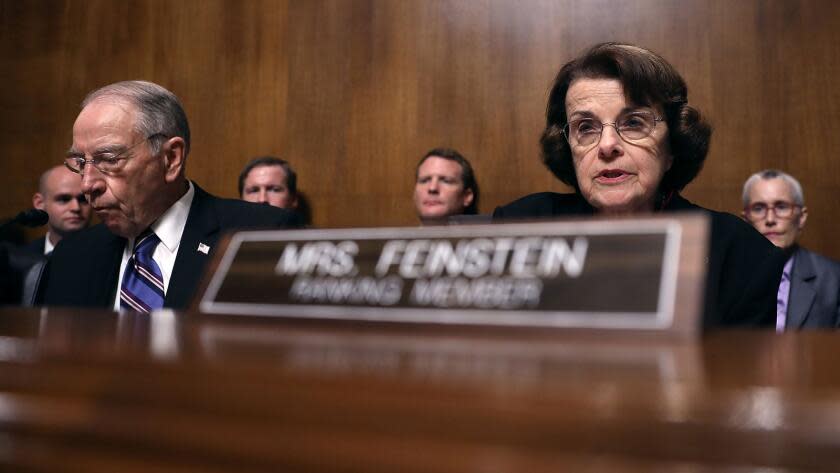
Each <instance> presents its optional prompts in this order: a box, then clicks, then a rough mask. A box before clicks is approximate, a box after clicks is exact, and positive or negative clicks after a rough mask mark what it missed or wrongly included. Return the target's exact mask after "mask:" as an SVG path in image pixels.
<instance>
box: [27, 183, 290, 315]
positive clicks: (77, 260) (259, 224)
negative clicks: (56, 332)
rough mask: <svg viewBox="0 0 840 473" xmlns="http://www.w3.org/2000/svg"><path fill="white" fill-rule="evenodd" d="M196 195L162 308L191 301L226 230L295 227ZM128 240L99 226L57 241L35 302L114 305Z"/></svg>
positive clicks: (269, 214) (256, 209)
mask: <svg viewBox="0 0 840 473" xmlns="http://www.w3.org/2000/svg"><path fill="white" fill-rule="evenodd" d="M193 186H194V187H195V196H194V197H193V202H192V206H191V207H190V212H189V215H188V217H187V223H186V226H185V227H184V233H183V235H182V236H181V243H180V245H179V247H178V254H177V256H176V257H175V266H174V267H173V269H172V276H171V278H170V280H169V287H168V288H167V291H166V298H165V299H164V307H171V308H174V309H183V308H185V307H186V306H187V305H188V304H189V303H190V301H191V299H192V297H193V295H194V293H195V291H196V288H197V286H198V283H199V281H200V279H201V277H202V275H203V273H204V267H205V266H206V265H207V262H208V261H209V260H210V255H208V254H204V253H203V252H201V251H198V246H199V244H201V243H203V244H205V245H207V246H208V247H210V249H211V252H210V253H211V254H212V250H213V249H215V247H216V243H217V242H218V241H219V237H220V236H221V234H222V233H223V232H224V231H225V230H236V229H243V228H278V227H290V226H298V224H299V221H298V217H297V215H296V214H295V213H293V212H290V211H287V210H283V209H279V208H276V207H271V206H268V205H261V204H252V203H249V202H243V201H240V200H231V199H220V198H218V197H215V196H212V195H210V194H208V193H207V192H205V191H204V190H202V189H201V188H200V187H198V186H197V185H195V183H193ZM126 243H127V240H126V239H125V238H122V237H119V236H117V235H114V234H113V233H111V232H110V231H109V230H108V228H107V227H105V226H104V225H103V224H99V225H96V226H93V227H91V228H88V229H86V230H82V231H80V232H77V233H75V234H73V235H71V236H69V237H67V238H64V239H62V240H61V241H60V242H59V243H58V245H57V246H56V247H55V250H54V251H53V253H52V256H51V258H50V261H49V264H48V265H47V269H46V271H45V276H44V277H45V281H46V284H45V286H44V287H43V292H42V294H43V297H39V300H40V301H41V302H42V303H43V304H45V305H51V306H82V307H104V308H110V307H112V306H113V302H114V296H115V294H116V288H117V279H118V278H119V272H120V262H121V261H122V254H123V249H124V248H125V245H126Z"/></svg>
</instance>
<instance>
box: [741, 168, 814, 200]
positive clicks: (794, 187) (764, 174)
mask: <svg viewBox="0 0 840 473" xmlns="http://www.w3.org/2000/svg"><path fill="white" fill-rule="evenodd" d="M759 179H763V180H770V179H781V180H783V181H785V182H786V183H787V185H788V187H789V188H790V190H791V192H792V193H793V203H794V204H796V205H799V206H804V205H805V194H803V193H802V185H801V184H799V181H797V180H796V178H795V177H793V176H791V175H790V174H788V173H786V172H783V171H779V170H778V169H765V170H763V171H759V172H757V173H755V174H753V175H752V176H750V177H749V178H748V179H747V181H746V182H744V192H743V194H742V196H741V199H742V200H743V201H744V207H745V208H746V207H747V206H748V205H750V191H751V190H752V186H753V185H754V184H755V183H756V182H758V180H759Z"/></svg>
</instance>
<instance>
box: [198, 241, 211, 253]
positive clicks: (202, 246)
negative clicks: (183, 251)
mask: <svg viewBox="0 0 840 473" xmlns="http://www.w3.org/2000/svg"><path fill="white" fill-rule="evenodd" d="M198 251H199V252H201V253H204V254H205V255H206V254H208V253H210V247H209V246H207V245H205V244H204V243H199V244H198Z"/></svg>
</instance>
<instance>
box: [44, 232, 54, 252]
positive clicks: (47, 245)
mask: <svg viewBox="0 0 840 473" xmlns="http://www.w3.org/2000/svg"><path fill="white" fill-rule="evenodd" d="M54 249H55V245H53V243H52V242H51V241H50V232H47V234H46V236H44V254H45V255H48V254H50V253H52V250H54Z"/></svg>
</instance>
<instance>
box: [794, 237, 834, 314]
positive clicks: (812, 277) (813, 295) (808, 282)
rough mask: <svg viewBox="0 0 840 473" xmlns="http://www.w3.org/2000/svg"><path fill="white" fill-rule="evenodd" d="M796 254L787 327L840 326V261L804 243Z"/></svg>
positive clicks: (797, 249)
mask: <svg viewBox="0 0 840 473" xmlns="http://www.w3.org/2000/svg"><path fill="white" fill-rule="evenodd" d="M794 255H795V259H794V261H793V270H792V271H791V276H790V295H789V296H788V311H787V321H786V324H785V326H786V328H788V329H791V330H797V329H802V328H835V327H840V263H838V262H837V261H834V260H831V259H828V258H826V257H824V256H820V255H818V254H816V253H814V252H811V251H808V250H806V249H805V248H802V247H797V248H796V250H795V251H794Z"/></svg>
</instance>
